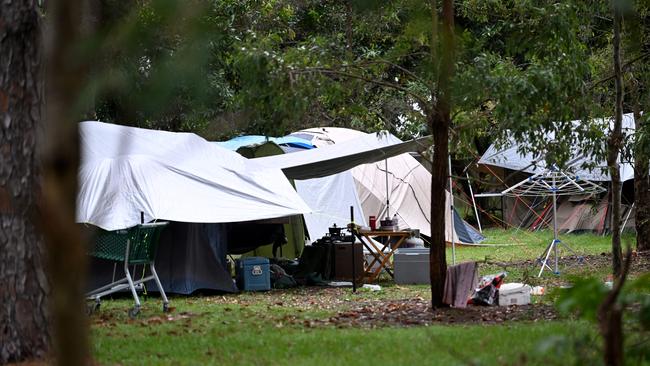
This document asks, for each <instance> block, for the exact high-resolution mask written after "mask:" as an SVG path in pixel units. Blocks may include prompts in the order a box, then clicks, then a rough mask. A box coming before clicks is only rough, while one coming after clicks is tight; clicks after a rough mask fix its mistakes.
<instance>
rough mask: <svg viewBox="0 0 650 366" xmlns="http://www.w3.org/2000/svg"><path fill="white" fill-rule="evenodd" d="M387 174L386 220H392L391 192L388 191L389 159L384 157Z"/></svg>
mask: <svg viewBox="0 0 650 366" xmlns="http://www.w3.org/2000/svg"><path fill="white" fill-rule="evenodd" d="M384 166H385V173H386V174H385V175H386V220H390V192H389V191H388V159H384Z"/></svg>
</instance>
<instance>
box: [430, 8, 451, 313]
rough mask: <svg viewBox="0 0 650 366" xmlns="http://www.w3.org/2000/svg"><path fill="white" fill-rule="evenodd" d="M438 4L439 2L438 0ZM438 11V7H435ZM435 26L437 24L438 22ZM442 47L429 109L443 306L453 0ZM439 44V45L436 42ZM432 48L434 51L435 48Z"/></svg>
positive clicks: (434, 266) (437, 296)
mask: <svg viewBox="0 0 650 366" xmlns="http://www.w3.org/2000/svg"><path fill="white" fill-rule="evenodd" d="M434 5H435V2H434ZM433 11H435V9H434V10H433ZM434 26H435V24H434ZM441 36H442V37H441V41H442V47H441V48H440V49H441V52H440V58H441V59H440V70H439V72H438V88H439V94H438V96H437V98H436V100H435V101H434V106H433V108H432V111H430V113H429V125H430V128H431V132H432V133H433V161H432V168H431V250H430V254H429V272H430V276H431V305H432V306H433V307H434V308H436V307H440V306H443V305H444V304H443V302H442V298H443V295H444V287H445V280H446V277H447V258H446V250H445V249H446V238H445V217H447V210H449V207H447V205H446V203H445V202H446V197H445V196H446V194H445V192H446V188H445V187H446V186H447V179H448V175H449V171H448V169H449V167H448V165H447V164H448V160H449V150H448V149H449V128H450V126H451V78H452V76H453V73H454V59H455V54H454V6H453V2H452V0H444V1H443V3H442V32H441ZM434 46H435V45H434ZM432 52H434V51H433V50H432Z"/></svg>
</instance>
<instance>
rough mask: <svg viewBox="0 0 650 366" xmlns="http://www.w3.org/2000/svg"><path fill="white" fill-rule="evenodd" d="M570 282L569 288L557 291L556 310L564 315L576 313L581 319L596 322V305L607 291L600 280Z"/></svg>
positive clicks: (588, 279)
mask: <svg viewBox="0 0 650 366" xmlns="http://www.w3.org/2000/svg"><path fill="white" fill-rule="evenodd" d="M572 282H573V285H572V286H571V287H570V288H566V289H560V290H559V291H560V295H559V297H558V300H557V307H558V309H559V310H560V311H562V312H563V313H565V314H570V313H578V314H580V316H581V317H583V318H586V319H588V320H591V321H596V320H597V316H598V305H600V303H602V302H603V300H604V299H605V297H606V296H607V293H608V292H609V290H608V289H607V287H605V285H604V284H603V282H602V280H600V279H596V278H575V279H573V281H572Z"/></svg>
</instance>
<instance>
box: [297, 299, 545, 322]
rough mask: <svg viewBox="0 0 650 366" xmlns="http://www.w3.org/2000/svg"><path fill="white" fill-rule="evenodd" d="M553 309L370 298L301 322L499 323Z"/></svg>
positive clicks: (535, 316)
mask: <svg viewBox="0 0 650 366" xmlns="http://www.w3.org/2000/svg"><path fill="white" fill-rule="evenodd" d="M555 319H557V313H556V311H555V309H553V307H552V306H550V305H545V304H531V305H525V306H468V307H467V308H465V309H458V308H443V309H436V310H432V309H431V303H430V302H429V301H425V300H423V299H416V300H393V301H371V302H368V303H367V304H364V305H362V306H360V307H356V308H353V309H351V310H348V311H343V312H339V313H337V314H336V315H334V316H332V317H330V318H329V319H324V320H314V321H308V322H303V325H305V326H309V327H313V326H319V325H320V326H322V325H334V326H336V327H338V328H343V327H359V328H377V327H382V326H422V325H424V326H427V325H432V324H468V323H469V324H499V323H503V322H508V321H540V320H555Z"/></svg>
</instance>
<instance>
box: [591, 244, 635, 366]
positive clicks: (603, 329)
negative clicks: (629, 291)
mask: <svg viewBox="0 0 650 366" xmlns="http://www.w3.org/2000/svg"><path fill="white" fill-rule="evenodd" d="M631 260H632V251H631V250H630V248H629V247H628V248H627V253H626V258H625V262H624V263H623V267H622V268H621V275H620V276H619V277H617V278H616V279H615V281H614V287H613V288H612V290H611V291H610V292H609V293H608V294H607V296H606V297H605V299H604V300H603V302H602V303H601V304H600V305H599V306H598V327H599V330H600V335H601V336H602V337H603V343H604V352H603V360H604V361H605V365H607V366H622V365H623V364H624V356H625V352H624V351H623V308H622V306H621V304H620V303H618V302H617V299H618V297H619V295H620V293H621V289H622V288H623V285H624V284H625V280H626V278H627V274H628V273H629V271H630V262H631Z"/></svg>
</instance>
